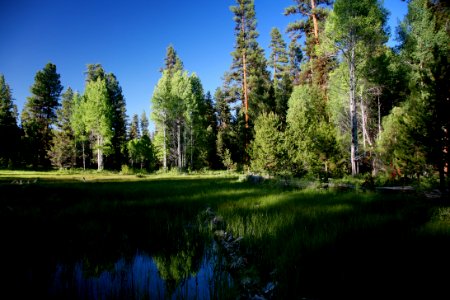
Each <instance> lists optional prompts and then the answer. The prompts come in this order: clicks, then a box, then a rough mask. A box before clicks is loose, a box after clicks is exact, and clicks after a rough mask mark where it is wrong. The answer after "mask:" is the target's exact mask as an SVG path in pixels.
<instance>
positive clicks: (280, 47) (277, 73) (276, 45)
mask: <svg viewBox="0 0 450 300" xmlns="http://www.w3.org/2000/svg"><path fill="white" fill-rule="evenodd" d="M270 36H271V41H270V45H269V48H270V49H271V50H272V51H271V53H270V59H269V66H270V67H271V68H272V70H273V80H274V82H276V83H278V82H280V81H281V80H282V78H283V76H284V74H285V73H286V71H287V69H288V68H287V64H288V62H289V59H288V54H287V52H286V43H285V42H284V40H283V37H282V36H281V33H280V31H279V30H278V28H273V29H272V31H271V32H270Z"/></svg>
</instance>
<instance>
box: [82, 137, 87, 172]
mask: <svg viewBox="0 0 450 300" xmlns="http://www.w3.org/2000/svg"><path fill="white" fill-rule="evenodd" d="M81 149H82V151H83V170H86V154H85V153H84V141H82V142H81Z"/></svg>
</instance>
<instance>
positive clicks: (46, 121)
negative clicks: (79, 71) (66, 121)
mask: <svg viewBox="0 0 450 300" xmlns="http://www.w3.org/2000/svg"><path fill="white" fill-rule="evenodd" d="M62 89H63V87H62V85H61V81H60V75H59V74H58V73H57V72H56V66H55V65H54V64H52V63H48V64H47V65H46V66H45V67H44V69H42V70H41V71H38V72H37V73H36V76H35V78H34V84H33V85H32V86H31V94H32V95H31V96H30V97H28V98H27V102H26V103H25V106H24V109H23V111H22V114H21V119H22V128H23V130H24V132H25V138H26V141H27V144H28V146H27V148H28V149H29V151H31V153H30V161H29V162H30V163H31V164H33V166H34V167H37V166H42V167H48V166H49V165H50V160H49V157H48V151H49V150H50V147H51V140H52V129H51V126H52V125H53V124H54V123H55V121H56V109H57V108H58V107H59V105H60V104H59V97H60V95H61V91H62Z"/></svg>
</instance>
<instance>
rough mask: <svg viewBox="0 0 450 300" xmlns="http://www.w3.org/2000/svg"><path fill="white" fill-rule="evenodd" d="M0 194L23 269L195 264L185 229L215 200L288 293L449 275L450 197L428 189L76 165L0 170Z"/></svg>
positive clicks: (421, 286)
mask: <svg viewBox="0 0 450 300" xmlns="http://www.w3.org/2000/svg"><path fill="white" fill-rule="evenodd" d="M83 177H84V179H83ZM34 179H38V180H37V182H36V183H34ZM20 180H22V182H21V183H18V182H20ZM13 181H15V183H14V184H12V182H13ZM0 193H1V195H2V198H1V200H0V218H1V221H0V226H1V230H0V234H1V236H2V239H3V240H4V242H5V243H4V245H10V246H11V247H6V248H3V250H4V251H6V253H5V254H4V255H10V256H17V255H19V254H23V256H26V255H28V257H27V258H24V259H23V260H24V261H22V262H21V264H23V265H21V267H23V268H25V269H26V265H27V264H35V263H36V262H35V259H36V258H37V257H39V259H40V261H41V263H42V264H43V267H46V265H47V264H48V263H50V262H51V261H54V260H55V259H56V260H58V259H65V260H70V259H76V258H78V257H79V256H80V255H81V256H83V257H85V258H86V259H88V260H90V261H95V262H96V263H97V267H96V268H93V270H94V271H93V272H94V273H98V269H99V268H98V265H101V266H102V267H101V268H100V269H104V268H108V266H110V265H111V264H112V263H113V262H114V261H115V260H116V259H117V257H120V256H132V255H133V254H134V253H135V251H136V249H145V250H146V251H147V252H148V253H149V254H150V255H153V256H154V257H166V258H165V259H162V258H160V259H159V261H169V260H170V259H168V258H167V257H184V258H183V259H182V260H181V261H186V262H189V265H196V264H198V262H199V259H200V258H199V257H198V251H197V250H198V249H203V248H202V247H204V246H205V244H204V243H205V242H204V240H203V239H202V238H201V236H200V235H201V233H195V234H192V232H190V233H189V234H187V233H186V232H187V231H195V230H194V229H195V228H196V227H197V226H198V222H197V219H198V216H199V214H201V212H203V211H204V210H205V209H206V208H207V207H211V208H212V209H213V210H214V211H216V212H217V214H218V215H220V216H222V217H223V219H224V221H225V224H226V225H225V226H226V230H227V231H229V232H231V233H232V234H233V236H235V237H238V236H242V237H243V238H244V239H243V240H242V242H241V250H242V253H244V255H245V256H246V258H247V260H248V264H249V268H251V269H252V270H253V274H257V275H255V276H257V277H258V279H259V282H260V284H261V285H263V284H265V283H267V282H268V281H276V282H277V283H278V288H277V296H278V298H280V299H287V298H289V299H292V298H298V299H301V298H302V297H307V298H311V299H336V298H346V299H381V298H383V299H384V298H386V297H387V298H408V296H411V297H415V296H417V295H419V294H421V293H422V292H424V293H425V295H424V296H425V298H426V299H434V298H435V297H437V295H439V293H440V292H444V291H445V288H446V286H447V284H448V280H449V276H448V275H445V274H444V275H441V272H440V271H441V270H448V269H449V267H450V259H449V255H448V253H450V221H449V220H450V218H449V217H448V216H449V215H450V214H449V210H450V208H449V206H450V205H449V203H447V202H445V201H431V200H429V199H424V198H422V197H421V196H420V195H382V194H376V193H369V192H366V193H363V192H356V191H352V192H336V191H331V190H330V191H325V190H314V189H293V188H287V189H284V188H282V187H281V186H279V185H278V184H273V183H271V182H266V183H263V184H256V185H255V184H251V183H249V182H243V181H240V180H239V176H238V175H236V174H233V173H208V174H194V175H186V174H185V175H182V174H181V175H173V174H169V175H168V174H157V175H144V176H139V177H138V176H136V175H121V174H118V173H107V172H102V173H97V172H67V171H66V172H56V171H55V172H19V171H0ZM192 228H194V229H192ZM186 245H188V246H186ZM5 249H6V250H5ZM29 249H33V250H32V253H33V254H32V255H30V253H29V252H27V251H30V250H29ZM194 250H195V251H194ZM196 251H197V254H193V253H194V252H196ZM18 253H19V254H18ZM180 253H182V254H183V255H184V256H183V255H181V256H180ZM186 253H191V254H190V256H189V257H188V258H186V255H187V254H186ZM196 255H197V256H196ZM170 261H172V262H173V261H174V260H173V259H172V260H170ZM191 267H192V266H191ZM171 268H173V267H171ZM194 269H195V268H194ZM186 272H187V271H186ZM447 273H448V272H447ZM386 295H388V296H386ZM391 296H392V297H391ZM380 297H381V298H380Z"/></svg>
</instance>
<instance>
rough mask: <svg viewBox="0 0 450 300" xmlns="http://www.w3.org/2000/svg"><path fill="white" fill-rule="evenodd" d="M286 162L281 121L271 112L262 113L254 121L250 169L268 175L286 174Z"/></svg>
mask: <svg viewBox="0 0 450 300" xmlns="http://www.w3.org/2000/svg"><path fill="white" fill-rule="evenodd" d="M286 162H287V157H286V151H285V147H284V134H283V131H282V124H281V120H280V118H279V117H278V116H277V115H276V114H274V113H272V112H271V113H269V114H267V113H263V114H261V115H260V116H259V117H258V118H257V119H256V121H255V139H254V140H253V141H252V162H251V167H252V169H253V170H254V171H257V172H267V173H269V174H270V175H274V174H282V173H284V174H286V171H287V170H286Z"/></svg>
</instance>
